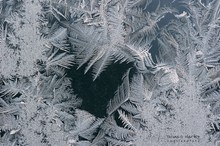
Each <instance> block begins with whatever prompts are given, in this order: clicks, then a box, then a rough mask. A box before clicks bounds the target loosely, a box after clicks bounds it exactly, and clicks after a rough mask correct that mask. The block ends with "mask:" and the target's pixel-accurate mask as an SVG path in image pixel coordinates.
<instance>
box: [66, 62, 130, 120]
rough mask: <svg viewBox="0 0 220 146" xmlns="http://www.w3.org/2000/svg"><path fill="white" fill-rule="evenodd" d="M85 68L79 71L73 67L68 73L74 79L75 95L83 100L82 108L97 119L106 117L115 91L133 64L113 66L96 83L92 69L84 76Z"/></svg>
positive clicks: (116, 64)
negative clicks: (107, 108) (108, 105)
mask: <svg viewBox="0 0 220 146" xmlns="http://www.w3.org/2000/svg"><path fill="white" fill-rule="evenodd" d="M85 66H86V65H84V66H82V67H81V68H79V69H78V70H77V66H76V65H75V66H73V67H72V68H71V69H69V70H68V71H67V77H69V78H71V79H72V88H73V91H74V94H76V95H77V96H78V97H80V98H82V100H83V102H82V105H81V107H80V108H81V109H83V110H86V111H88V112H90V113H91V114H93V115H95V116H96V117H105V116H107V115H106V106H107V104H108V102H109V100H110V99H112V98H113V97H114V94H115V91H116V90H117V88H118V86H119V85H121V83H122V77H123V75H124V74H125V73H126V71H127V70H128V68H129V67H131V64H126V63H121V64H119V63H114V64H111V65H109V66H108V68H107V69H106V70H105V71H104V72H102V73H101V75H100V76H99V77H98V78H97V79H96V80H95V81H93V78H92V69H90V70H89V71H88V72H87V73H86V74H84V70H85Z"/></svg>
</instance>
